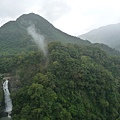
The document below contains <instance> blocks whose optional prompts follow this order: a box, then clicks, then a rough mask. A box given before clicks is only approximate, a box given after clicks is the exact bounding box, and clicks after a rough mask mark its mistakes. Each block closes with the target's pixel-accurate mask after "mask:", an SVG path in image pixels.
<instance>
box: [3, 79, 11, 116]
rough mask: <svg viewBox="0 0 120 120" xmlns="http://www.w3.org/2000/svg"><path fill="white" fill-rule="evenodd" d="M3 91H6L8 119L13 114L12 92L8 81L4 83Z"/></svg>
mask: <svg viewBox="0 0 120 120" xmlns="http://www.w3.org/2000/svg"><path fill="white" fill-rule="evenodd" d="M3 90H4V97H5V112H7V113H8V117H9V118H10V117H11V116H10V114H11V112H12V101H11V98H10V92H9V89H8V80H5V81H4V82H3Z"/></svg>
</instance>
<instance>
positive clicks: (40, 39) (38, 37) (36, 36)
mask: <svg viewBox="0 0 120 120" xmlns="http://www.w3.org/2000/svg"><path fill="white" fill-rule="evenodd" d="M27 31H28V34H29V35H31V37H32V38H33V41H34V42H35V43H36V45H37V46H38V47H39V48H40V49H41V50H42V52H43V54H44V56H47V43H46V42H45V37H44V36H43V35H42V34H40V33H38V32H37V30H36V28H35V26H34V25H31V26H30V27H28V28H27Z"/></svg>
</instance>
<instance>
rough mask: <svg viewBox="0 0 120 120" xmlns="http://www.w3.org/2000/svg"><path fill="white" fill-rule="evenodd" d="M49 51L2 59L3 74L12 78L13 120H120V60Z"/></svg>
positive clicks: (58, 47)
mask: <svg viewBox="0 0 120 120" xmlns="http://www.w3.org/2000/svg"><path fill="white" fill-rule="evenodd" d="M48 51H49V55H48V57H44V56H43V55H42V54H41V52H39V51H38V52H29V53H27V54H20V55H18V56H14V57H13V56H10V57H6V56H4V57H2V58H0V72H2V73H10V74H11V79H10V80H9V81H10V84H11V91H12V93H11V98H12V103H13V111H12V119H13V120H119V119H120V114H119V112H120V111H119V110H120V74H119V73H120V57H109V56H107V54H106V53H105V52H103V51H102V50H100V49H98V48H95V47H92V46H78V45H73V44H65V45H63V44H61V43H60V42H52V43H49V45H48ZM4 75H5V74H4ZM15 77H16V79H15ZM12 81H13V82H12ZM13 84H14V85H15V86H16V87H15V88H14V86H13ZM13 90H14V91H13ZM0 98H1V96H0ZM3 103H4V102H3ZM1 116H2V115H1ZM1 116H0V117H1Z"/></svg>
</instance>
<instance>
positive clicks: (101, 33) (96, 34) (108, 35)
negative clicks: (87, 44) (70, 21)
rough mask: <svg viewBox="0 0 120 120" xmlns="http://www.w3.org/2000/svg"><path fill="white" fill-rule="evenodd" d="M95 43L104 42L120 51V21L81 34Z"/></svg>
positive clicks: (83, 37)
mask: <svg viewBox="0 0 120 120" xmlns="http://www.w3.org/2000/svg"><path fill="white" fill-rule="evenodd" d="M79 37H80V38H82V39H85V40H86V39H87V40H90V41H91V42H94V43H103V44H106V45H109V46H110V47H112V48H115V49H116V50H119V51H120V23H119V24H112V25H107V26H103V27H100V28H98V29H94V30H92V31H90V32H88V33H85V34H82V35H80V36H79Z"/></svg>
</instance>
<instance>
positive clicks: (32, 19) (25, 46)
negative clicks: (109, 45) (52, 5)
mask: <svg viewBox="0 0 120 120" xmlns="http://www.w3.org/2000/svg"><path fill="white" fill-rule="evenodd" d="M33 26H34V27H35V30H36V31H37V33H38V34H42V35H44V37H45V40H46V41H47V42H51V41H61V42H63V43H77V44H90V42H88V41H84V40H81V39H79V38H77V37H73V36H70V35H68V34H66V33H63V32H62V31H60V30H58V29H56V28H55V27H54V26H53V25H52V24H50V23H49V22H48V21H47V20H45V19H44V18H42V17H41V16H39V15H36V14H34V13H30V14H24V15H22V16H20V17H19V18H18V19H17V20H16V21H10V22H8V23H6V24H5V25H3V26H2V27H1V28H0V43H1V44H0V55H9V54H10V55H12V54H18V53H21V52H23V51H24V52H27V51H31V50H36V49H37V48H36V44H35V42H34V41H33V40H32V39H33V38H32V37H31V36H30V35H29V34H28V31H27V29H28V28H29V27H33Z"/></svg>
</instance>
